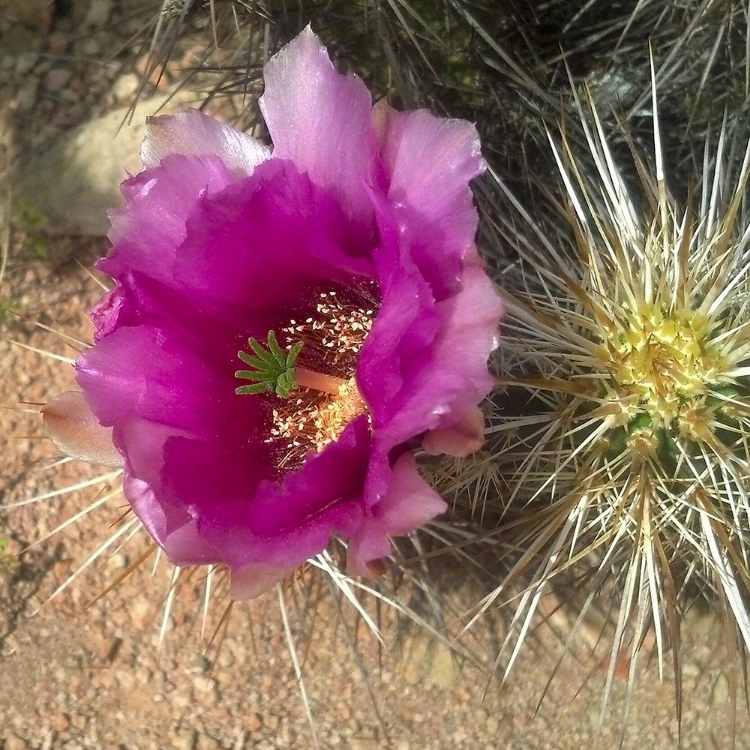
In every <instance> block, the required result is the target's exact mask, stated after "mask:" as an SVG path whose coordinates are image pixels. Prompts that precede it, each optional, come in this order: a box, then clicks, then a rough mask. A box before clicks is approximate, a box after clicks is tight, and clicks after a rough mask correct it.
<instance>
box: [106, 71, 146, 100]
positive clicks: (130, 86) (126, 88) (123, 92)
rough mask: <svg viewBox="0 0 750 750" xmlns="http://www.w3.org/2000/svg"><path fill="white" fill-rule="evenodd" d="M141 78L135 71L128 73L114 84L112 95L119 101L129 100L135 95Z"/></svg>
mask: <svg viewBox="0 0 750 750" xmlns="http://www.w3.org/2000/svg"><path fill="white" fill-rule="evenodd" d="M139 86H140V80H139V79H138V76H137V75H136V74H135V73H126V74H125V75H122V76H120V77H119V78H118V79H117V80H116V81H115V82H114V84H112V96H113V97H114V98H115V100H116V101H118V102H129V101H131V100H132V99H133V97H135V95H136V93H137V92H138V87H139Z"/></svg>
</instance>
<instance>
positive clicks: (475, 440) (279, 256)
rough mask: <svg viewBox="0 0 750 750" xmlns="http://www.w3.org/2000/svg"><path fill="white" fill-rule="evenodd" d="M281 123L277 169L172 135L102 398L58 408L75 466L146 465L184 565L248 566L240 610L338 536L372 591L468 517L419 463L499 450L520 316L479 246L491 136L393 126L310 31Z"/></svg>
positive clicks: (62, 437) (277, 112)
mask: <svg viewBox="0 0 750 750" xmlns="http://www.w3.org/2000/svg"><path fill="white" fill-rule="evenodd" d="M260 106H261V109H262V112H263V115H264V117H265V121H266V124H267V126H268V130H269V133H270V136H271V139H272V141H273V150H271V149H269V148H268V147H267V146H265V145H263V144H261V143H259V142H258V141H256V140H255V139H253V138H251V137H250V136H248V135H246V134H245V133H241V132H238V131H236V130H234V129H232V128H231V127H229V126H227V125H224V124H222V123H220V122H218V121H216V120H214V119H212V118H210V117H208V116H206V115H204V114H202V113H201V112H198V111H196V110H188V111H186V112H183V113H181V114H178V115H174V116H161V117H155V118H152V119H151V120H150V122H149V125H148V129H147V134H146V138H145V141H144V144H143V149H142V160H143V164H144V171H143V172H141V173H140V174H138V175H136V176H134V177H131V178H129V179H128V180H126V181H125V183H124V184H123V186H122V192H123V195H124V197H125V201H126V206H125V208H124V209H122V210H119V211H116V212H115V213H114V214H113V216H112V230H111V232H110V235H109V236H110V239H111V241H112V244H113V247H112V250H111V252H110V253H109V255H108V256H107V258H105V259H104V260H102V261H100V262H99V264H98V267H99V268H100V269H101V270H102V271H104V272H105V273H107V274H109V275H110V276H111V277H112V278H113V279H115V281H116V286H115V288H114V289H113V291H111V292H110V293H109V294H107V295H106V296H105V297H104V299H103V300H102V301H101V303H100V304H99V305H97V306H96V307H95V308H94V310H93V311H92V318H93V321H94V324H95V329H96V334H95V344H94V346H93V347H92V348H90V349H89V350H87V351H86V352H85V353H84V354H82V355H81V356H80V357H79V359H78V361H77V362H76V369H77V380H78V384H79V385H80V387H81V389H82V392H83V395H81V394H63V396H62V397H58V399H55V400H54V401H53V402H51V403H50V404H49V405H48V406H47V407H46V408H45V420H46V423H47V426H48V429H49V431H50V434H51V435H52V437H53V439H54V440H55V442H56V443H57V444H58V446H59V447H60V448H61V449H63V450H64V451H65V452H67V453H69V454H71V455H75V456H77V457H80V458H84V459H87V460H92V461H98V462H103V463H116V464H119V465H122V466H123V467H124V476H125V479H124V489H125V494H126V496H127V498H128V500H129V502H130V504H131V506H132V508H133V510H134V511H135V513H136V514H137V515H138V517H139V518H140V519H141V521H142V522H143V524H144V526H145V527H146V529H147V530H148V532H149V533H150V534H151V535H152V536H153V538H154V539H155V540H156V541H157V542H158V543H159V545H160V546H161V547H162V548H163V549H164V551H165V552H166V554H167V556H168V557H169V558H170V560H171V561H172V562H173V563H175V564H177V565H181V566H182V565H196V564H198V565H199V564H224V565H226V566H227V567H228V568H229V570H230V573H231V584H232V595H233V596H235V597H239V598H245V597H252V596H256V595H258V594H259V593H262V592H263V591H265V590H266V589H268V588H269V587H270V586H272V585H273V584H275V583H276V582H277V581H279V580H281V579H282V578H283V577H284V576H286V575H288V574H289V572H291V571H293V570H294V569H295V568H297V567H298V566H299V565H301V564H302V563H304V561H305V560H307V559H309V558H311V557H313V556H314V555H316V554H318V553H319V552H321V551H322V550H323V549H324V548H325V547H326V545H327V544H328V542H329V540H330V538H331V536H332V535H334V534H336V535H339V536H340V537H341V538H342V539H343V540H345V541H346V543H347V546H348V568H349V571H350V572H351V573H354V574H361V575H367V574H371V573H373V572H374V571H375V570H376V569H377V568H378V561H379V560H380V559H381V558H383V557H385V556H387V555H389V553H390V552H391V543H390V537H391V536H395V535H403V534H407V533H409V532H411V531H412V530H414V529H417V528H419V527H421V526H422V525H424V524H425V523H427V522H428V521H430V520H431V519H433V518H434V517H435V516H437V515H438V514H440V513H442V512H443V511H444V510H445V509H446V505H445V503H444V501H443V500H442V499H441V498H440V497H439V496H438V495H437V494H436V493H435V492H434V491H433V490H432V489H431V488H430V487H429V486H428V485H427V483H426V482H425V481H424V480H423V479H422V478H421V476H420V475H419V473H418V471H417V468H416V464H415V458H414V450H415V449H417V448H419V447H420V445H422V444H423V445H424V448H425V450H427V451H428V452H430V453H441V452H446V453H449V454H451V455H466V454H467V453H469V452H471V451H473V450H475V449H476V448H477V447H479V445H481V443H482V441H483V436H482V428H483V419H482V417H481V412H480V410H479V408H478V404H479V403H480V402H481V401H482V399H483V398H484V397H485V396H486V395H487V394H488V393H489V391H490V390H491V388H492V386H493V378H492V377H491V375H490V374H489V372H488V369H487V359H488V357H489V355H490V353H491V351H492V350H493V348H494V347H495V345H496V336H497V325H498V322H499V319H500V317H501V315H502V313H503V307H502V304H501V302H500V300H499V297H498V295H497V293H496V291H495V289H494V287H493V284H492V283H491V281H490V280H489V279H488V277H487V275H486V274H485V271H484V269H483V266H482V263H481V261H480V259H479V256H478V254H477V250H476V247H475V244H474V235H475V232H476V229H477V214H476V210H475V209H474V207H473V204H472V196H471V192H470V190H469V182H470V180H471V179H472V178H474V177H475V176H477V175H479V174H480V173H481V172H482V171H483V169H484V165H483V161H482V157H481V154H480V149H479V140H478V136H477V133H476V130H475V128H474V127H473V126H472V125H471V124H469V123H467V122H464V121H460V120H446V119H441V118H437V117H434V116H433V115H431V114H429V113H428V112H426V111H423V110H418V111H409V112H396V111H394V110H393V109H391V108H390V107H388V106H385V105H382V104H381V105H376V106H375V107H374V108H373V106H372V101H371V97H370V94H369V92H368V90H367V88H366V87H365V85H364V84H363V83H362V81H361V80H360V79H358V78H357V77H355V76H353V75H348V76H343V75H340V74H339V73H337V72H336V70H335V69H334V67H333V65H332V64H331V62H330V60H329V57H328V54H327V52H326V50H325V48H324V47H323V46H322V44H321V42H320V40H319V39H318V38H317V37H316V36H315V35H314V34H313V32H312V31H311V30H310V29H309V28H308V29H306V30H305V31H303V32H302V33H301V34H300V35H299V36H298V37H297V38H296V39H294V40H293V41H292V42H291V43H290V44H289V45H287V46H286V47H285V48H284V49H282V50H281V51H280V52H279V53H278V54H277V55H276V56H275V57H273V58H272V59H271V60H270V61H269V63H268V64H267V65H266V68H265V93H264V95H263V97H262V98H261V102H260ZM249 340H250V341H249ZM266 342H267V343H266ZM295 345H296V346H295ZM300 350H301V351H300ZM274 351H276V352H277V353H279V352H280V353H281V354H283V356H281V354H280V356H279V357H277V359H276V360H274V359H273V354H274ZM297 354H298V359H297V361H296V362H295V361H294V358H295V356H296V355H297ZM240 357H242V360H243V361H244V362H246V363H247V362H250V363H251V367H254V368H255V369H253V370H244V371H240V372H237V371H238V369H239V368H242V367H243V364H242V361H241V359H240ZM268 362H270V363H271V365H270V366H272V367H275V366H277V365H278V362H281V363H282V364H281V368H282V369H284V368H286V370H285V372H286V375H285V376H284V377H287V378H288V382H289V383H291V389H290V391H289V392H285V391H284V395H283V396H280V395H277V394H279V393H281V392H282V391H283V389H281V390H279V388H280V386H279V388H277V389H276V391H275V392H274V385H275V384H276V383H277V380H273V382H270V381H271V378H270V376H269V377H268V378H265V376H264V375H262V374H261V375H258V372H260V370H259V369H258V368H262V367H265V366H268ZM252 363H254V364H252ZM243 373H244V374H243ZM277 374H278V373H277ZM254 375H255V377H254ZM238 377H239V378H240V379H238ZM242 378H245V379H242ZM248 378H249V379H250V380H254V381H256V382H255V384H254V385H252V386H249V385H247V382H248V380H247V379H248ZM264 378H265V380H264ZM285 382H286V381H285ZM243 384H244V387H243ZM265 385H268V386H269V387H268V389H267V390H265V389H264V388H265ZM295 386H296V388H295ZM260 391H263V392H260ZM113 446H114V449H113Z"/></svg>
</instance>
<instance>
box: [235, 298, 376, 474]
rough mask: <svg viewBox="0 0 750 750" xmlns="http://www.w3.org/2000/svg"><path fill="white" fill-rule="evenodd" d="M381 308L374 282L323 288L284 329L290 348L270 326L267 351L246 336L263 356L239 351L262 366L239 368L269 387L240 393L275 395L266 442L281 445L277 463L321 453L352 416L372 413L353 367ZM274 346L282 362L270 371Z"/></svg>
mask: <svg viewBox="0 0 750 750" xmlns="http://www.w3.org/2000/svg"><path fill="white" fill-rule="evenodd" d="M377 307H378V303H377V299H376V297H375V295H374V293H373V291H372V290H371V289H370V288H369V287H363V288H362V289H360V290H347V291H346V293H342V292H337V291H336V290H335V289H328V290H326V291H321V292H318V293H317V295H316V297H315V302H314V311H313V312H312V313H311V314H310V315H308V316H307V317H305V318H301V319H299V320H297V319H295V318H292V319H290V321H289V325H287V326H284V327H282V328H281V332H282V335H283V337H284V339H286V345H287V350H286V351H284V350H280V351H281V354H279V349H280V348H277V347H278V342H277V339H276V334H275V333H274V332H273V331H270V332H269V334H268V349H267V350H265V352H264V351H263V347H261V346H260V345H259V344H258V342H257V341H255V340H254V339H251V340H250V342H249V343H250V346H251V348H252V349H253V351H254V353H255V354H256V355H258V356H259V357H260V358H261V359H260V360H259V359H258V358H257V357H256V358H252V357H248V355H246V354H245V352H239V356H240V358H241V359H242V360H243V361H244V362H246V363H248V364H251V365H255V366H256V367H257V368H258V369H257V370H255V371H248V370H240V371H238V372H237V377H239V378H245V379H251V380H256V381H259V382H262V383H265V384H266V386H265V387H264V388H256V386H250V387H248V386H240V387H239V388H238V389H237V392H238V393H258V392H261V393H264V392H267V393H269V394H271V395H270V397H271V398H274V400H275V402H276V403H275V405H274V408H273V409H272V411H271V415H272V419H273V425H272V426H271V428H270V430H269V436H268V437H267V438H265V440H264V442H265V443H268V444H272V445H275V446H277V447H278V448H279V459H278V468H280V469H281V468H287V469H288V468H290V467H293V466H295V465H301V464H302V463H303V462H304V460H305V457H306V456H307V454H308V453H309V452H311V451H313V452H316V453H320V452H321V451H322V450H323V449H324V448H325V446H326V445H328V444H329V443H330V442H332V441H334V440H337V439H338V438H339V437H340V436H341V433H342V432H343V431H344V429H345V428H346V426H347V425H348V424H349V423H350V422H351V421H352V420H353V419H354V418H356V417H358V416H360V415H362V414H366V413H367V405H366V404H365V401H364V399H363V398H362V394H361V393H360V392H359V388H358V387H357V382H356V379H355V377H354V374H355V369H356V362H357V355H358V354H359V352H360V349H361V348H362V345H363V343H364V340H365V338H366V336H367V334H368V333H369V332H370V329H371V328H372V324H373V320H374V317H375V313H376V310H377ZM274 350H276V354H277V359H278V362H277V364H278V365H279V369H278V370H274V371H272V372H271V374H270V375H269V374H267V370H266V369H265V368H264V366H263V365H264V360H263V357H264V353H265V355H266V356H265V361H266V362H267V363H269V364H270V362H271V360H272V358H273V356H274ZM269 355H270V356H269ZM282 355H283V356H282ZM261 378H262V380H261ZM266 378H270V379H266ZM280 378H281V379H284V380H285V379H287V378H288V379H289V385H291V386H292V387H284V385H283V384H282V387H281V388H279V379H280Z"/></svg>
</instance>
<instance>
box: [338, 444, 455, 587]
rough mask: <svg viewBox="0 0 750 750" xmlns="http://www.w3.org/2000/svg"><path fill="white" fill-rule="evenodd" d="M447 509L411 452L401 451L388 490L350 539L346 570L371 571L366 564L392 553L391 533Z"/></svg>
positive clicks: (411, 527) (416, 525)
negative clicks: (422, 474)
mask: <svg viewBox="0 0 750 750" xmlns="http://www.w3.org/2000/svg"><path fill="white" fill-rule="evenodd" d="M447 509H448V506H447V504H446V503H445V501H444V500H442V499H441V498H440V496H439V495H438V494H437V492H435V490H433V489H432V488H431V487H430V486H429V485H428V484H427V482H425V481H424V479H422V477H421V476H420V475H419V472H418V471H417V466H416V463H415V461H414V456H413V455H412V454H411V453H404V454H403V455H402V456H401V457H400V458H399V459H398V460H397V461H396V463H395V464H394V465H393V469H392V473H391V476H390V481H389V484H388V490H387V492H386V493H385V495H384V496H383V498H382V499H381V501H380V502H379V503H378V504H377V505H375V506H373V507H371V508H370V509H369V510H368V515H367V516H366V517H365V519H364V522H363V523H362V526H361V527H360V529H359V530H358V531H357V533H356V534H354V536H352V538H351V539H350V541H349V549H348V554H347V567H348V569H349V571H350V572H351V573H353V574H356V575H364V576H369V575H371V574H372V569H371V568H368V565H369V564H371V563H372V562H373V561H374V560H378V559H379V558H381V557H386V556H387V555H389V554H390V553H391V542H390V537H391V536H403V535H405V534H408V533H409V532H410V531H414V530H415V529H418V528H420V527H421V526H424V524H426V523H427V522H428V521H431V520H432V519H433V518H435V516H437V515H439V514H440V513H444V512H445V511H446V510H447Z"/></svg>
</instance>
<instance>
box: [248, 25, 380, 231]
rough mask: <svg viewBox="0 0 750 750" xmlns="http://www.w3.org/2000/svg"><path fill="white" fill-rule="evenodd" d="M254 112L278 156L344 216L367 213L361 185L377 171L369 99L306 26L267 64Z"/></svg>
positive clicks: (368, 182) (370, 180)
mask: <svg viewBox="0 0 750 750" xmlns="http://www.w3.org/2000/svg"><path fill="white" fill-rule="evenodd" d="M264 78H265V83H266V88H265V93H264V94H263V96H262V97H261V99H260V107H261V110H262V112H263V116H264V118H265V120H266V125H267V126H268V131H269V133H270V134H271V139H272V140H273V149H274V150H273V155H274V158H276V159H289V160H290V161H292V162H294V164H295V165H296V167H297V168H298V169H299V170H300V171H301V172H305V173H307V174H308V175H309V176H310V179H311V180H312V181H313V182H314V183H315V184H316V185H320V186H321V187H326V188H330V189H331V190H332V191H333V193H334V194H335V196H336V197H337V198H338V200H340V201H341V204H342V206H343V207H344V208H345V210H346V212H347V214H348V215H349V217H351V218H354V219H355V220H357V221H358V222H366V221H367V220H368V219H369V217H370V216H371V214H372V209H371V205H370V201H369V199H368V197H367V191H366V186H367V185H372V184H373V182H374V180H375V171H376V145H375V136H374V132H373V128H372V123H371V120H370V113H371V109H372V99H371V97H370V92H369V91H368V90H367V87H366V86H365V85H364V83H363V82H362V81H361V80H360V79H359V78H357V77H356V76H354V75H347V76H343V75H341V74H339V73H337V72H336V70H335V68H334V67H333V64H332V63H331V60H330V58H329V57H328V52H327V51H326V48H325V47H324V46H323V45H322V44H321V41H320V39H318V37H317V36H316V35H315V34H313V32H312V30H311V29H310V27H309V26H308V27H307V28H306V29H305V30H304V31H303V32H302V33H301V34H299V36H297V37H296V38H295V39H294V40H293V41H291V42H290V43H289V44H288V45H287V46H286V47H284V48H283V49H282V50H281V51H280V52H279V53H278V54H276V55H274V57H272V58H271V60H269V62H268V64H267V65H266V67H265V69H264Z"/></svg>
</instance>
